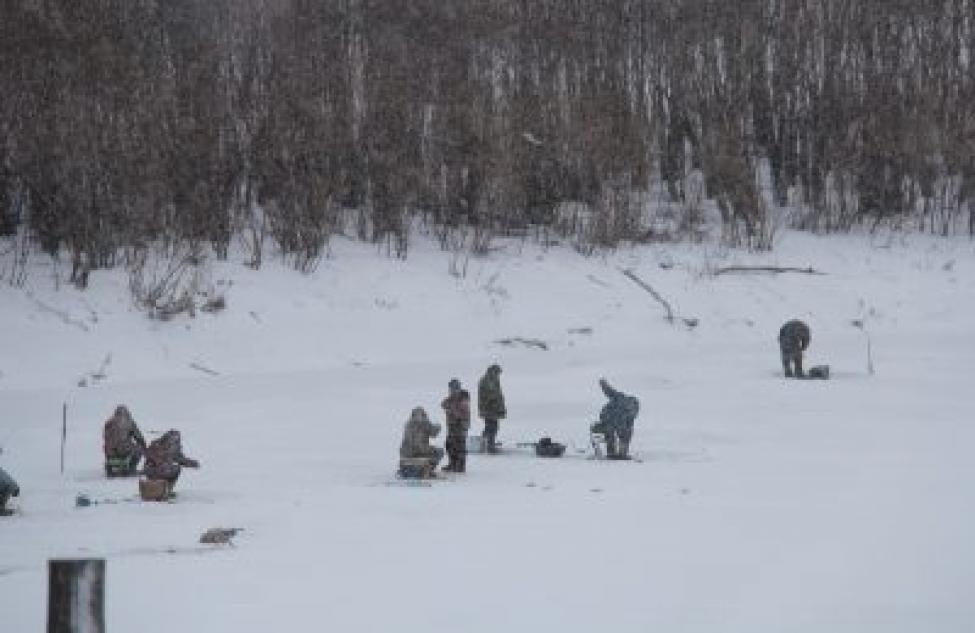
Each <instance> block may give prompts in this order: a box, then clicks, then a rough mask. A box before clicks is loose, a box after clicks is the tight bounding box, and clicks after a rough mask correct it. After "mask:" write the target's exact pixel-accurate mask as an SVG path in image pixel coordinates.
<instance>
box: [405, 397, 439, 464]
mask: <svg viewBox="0 0 975 633" xmlns="http://www.w3.org/2000/svg"><path fill="white" fill-rule="evenodd" d="M439 434H440V425H439V424H434V423H433V422H431V421H430V418H429V417H428V416H427V412H426V410H424V408H423V407H416V408H415V409H413V411H412V412H410V419H409V420H407V421H406V426H405V427H403V442H402V443H401V444H400V447H399V456H400V457H401V458H404V459H415V458H418V457H425V458H427V459H429V460H430V467H431V469H433V468H436V467H437V465H438V464H439V463H440V460H441V459H443V455H444V452H443V449H442V448H440V447H438V446H431V445H430V438H433V437H437V435H439Z"/></svg>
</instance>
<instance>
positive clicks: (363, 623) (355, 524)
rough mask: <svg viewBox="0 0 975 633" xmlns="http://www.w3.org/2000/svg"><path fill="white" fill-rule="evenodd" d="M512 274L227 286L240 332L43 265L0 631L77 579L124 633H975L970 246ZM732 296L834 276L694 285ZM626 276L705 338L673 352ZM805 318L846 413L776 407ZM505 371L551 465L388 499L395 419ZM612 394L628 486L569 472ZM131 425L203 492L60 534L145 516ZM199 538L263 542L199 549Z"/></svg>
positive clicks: (828, 245) (828, 242) (329, 272)
mask: <svg viewBox="0 0 975 633" xmlns="http://www.w3.org/2000/svg"><path fill="white" fill-rule="evenodd" d="M501 244H502V246H504V248H503V249H502V250H500V251H497V252H495V253H493V254H492V255H491V256H490V257H487V258H484V259H471V260H470V261H469V262H467V266H466V274H465V275H463V276H456V275H451V274H449V272H448V271H449V270H450V269H451V268H452V267H453V268H454V269H458V268H462V266H461V267H458V266H457V265H456V264H457V263H458V262H457V261H456V257H454V256H451V255H450V254H447V253H442V252H440V251H438V250H437V249H436V248H435V247H433V246H432V245H430V244H426V243H423V242H422V241H420V242H418V243H416V244H414V246H413V249H412V251H411V253H410V256H409V259H408V260H407V261H405V262H404V261H399V260H394V259H389V258H386V257H384V256H382V255H377V253H376V251H375V249H374V248H372V247H370V246H367V245H362V244H358V243H354V242H349V241H336V242H335V243H334V244H333V256H332V257H331V258H330V259H328V260H325V261H324V262H323V263H322V264H321V266H320V267H319V268H318V269H317V271H315V272H314V273H312V274H310V275H307V276H303V275H300V274H298V273H295V272H293V271H291V270H288V269H287V268H285V267H283V266H281V265H278V264H274V263H268V264H267V265H265V267H264V268H263V269H262V270H260V271H257V272H255V271H252V270H250V269H248V268H246V267H244V266H242V265H241V264H240V261H239V259H238V260H237V261H231V262H229V263H225V264H219V265H216V266H215V267H214V268H213V270H212V279H213V280H214V281H215V282H220V283H219V285H218V287H220V288H223V289H224V290H225V291H226V296H227V301H228V307H227V309H226V310H224V311H222V312H219V313H216V314H203V313H201V314H199V315H198V316H197V317H196V318H193V319H189V318H178V319H175V320H172V321H169V322H165V323H161V322H154V321H150V320H148V319H147V318H146V317H145V316H144V315H143V314H142V313H140V312H138V311H136V310H135V309H134V307H133V306H132V302H131V299H130V298H129V295H128V290H127V287H126V278H125V276H124V274H123V273H122V272H98V273H96V274H94V275H93V277H92V284H91V287H90V289H89V290H88V291H86V292H79V291H77V290H75V289H73V288H71V287H70V286H66V285H64V284H60V289H56V288H55V284H54V282H53V279H52V271H51V269H50V268H49V267H48V266H47V265H46V263H45V261H44V260H41V259H38V260H37V262H36V264H35V267H34V268H33V270H32V272H31V276H30V278H29V281H28V284H27V286H26V287H25V288H15V287H11V286H9V285H7V284H4V285H2V286H0V372H2V373H0V444H2V446H3V449H4V452H3V454H2V455H0V465H2V466H3V467H4V468H6V469H7V470H8V471H9V472H10V473H11V474H13V475H14V476H15V477H16V478H17V479H18V480H19V481H20V484H21V488H22V496H21V498H20V499H19V500H16V501H15V505H16V506H17V507H18V509H19V515H18V516H15V517H13V518H9V519H0V630H2V631H3V632H4V633H7V632H10V633H20V632H25V633H26V632H28V631H40V630H43V627H44V622H45V617H46V587H47V585H46V583H47V570H46V561H47V560H48V559H50V558H54V557H79V556H80V557H88V556H96V557H105V558H106V559H107V561H108V580H107V596H106V598H107V617H108V627H109V630H110V631H112V632H114V633H119V632H128V631H139V632H140V633H157V632H158V633H162V632H164V631H171V630H173V628H174V627H175V628H179V629H180V630H183V631H206V632H207V633H219V632H223V631H228V632H229V631H233V632H235V633H242V632H250V631H254V632H266V631H274V630H282V631H283V630H299V629H300V630H316V631H317V630H323V631H324V630H337V631H393V630H398V631H425V632H431V631H490V632H494V631H501V630H503V631H594V630H609V631H616V632H622V631H650V630H656V631H702V632H713V631H723V632H727V631H741V632H749V633H752V632H755V631H774V632H783V631H809V632H816V633H821V632H823V631H829V632H831V633H836V632H840V631H849V632H858V633H859V632H863V631H883V632H884V633H892V632H896V631H924V632H926V633H928V632H948V631H951V632H959V633H960V632H968V631H972V630H975V602H973V601H972V598H971V596H972V591H973V588H975V542H973V535H975V459H973V457H972V451H973V447H975V418H973V410H975V393H973V383H972V377H973V375H975V354H973V352H975V343H973V339H972V335H973V327H972V313H973V311H975V246H973V243H972V242H971V241H968V240H963V239H959V240H943V239H932V238H927V237H924V236H917V235H914V236H898V237H894V238H885V239H877V238H873V239H871V238H868V237H864V236H848V237H842V236H839V237H829V238H820V237H814V236H810V235H806V234H800V233H785V234H783V235H782V236H781V238H780V239H779V242H778V244H777V250H776V251H775V252H774V253H772V254H767V255H751V254H745V253H739V252H725V251H720V250H719V249H717V248H715V247H713V246H704V245H696V246H690V245H675V246H649V247H641V248H638V249H623V250H621V251H619V252H616V253H614V254H612V255H610V256H607V257H592V258H585V257H582V256H580V255H578V254H576V253H575V252H573V251H571V250H570V249H567V248H563V247H556V248H551V249H542V248H541V247H539V246H536V245H531V244H522V243H519V242H510V243H501ZM452 260H453V261H454V264H455V265H454V266H452V264H451V262H452ZM460 263H461V264H462V263H463V262H460ZM730 264H776V265H783V266H802V267H806V266H813V267H815V268H816V269H818V270H820V271H822V272H824V273H826V274H824V275H807V274H795V273H792V274H781V275H769V274H727V275H719V276H713V275H709V274H707V273H708V271H709V270H714V269H716V268H717V267H720V266H726V265H730ZM626 268H632V269H633V270H634V271H635V272H636V274H638V275H639V276H640V277H641V278H643V279H644V280H645V281H647V282H648V283H650V284H652V285H653V287H654V288H656V289H657V290H658V291H659V292H660V293H661V294H662V295H663V296H664V297H665V298H666V299H667V300H668V301H669V302H670V303H671V304H672V305H673V306H674V309H675V310H676V311H677V313H678V314H679V315H680V316H681V317H687V318H697V319H699V325H698V326H697V327H695V328H689V327H686V326H685V325H683V324H682V323H681V324H678V325H671V324H668V323H667V322H666V321H664V320H663V318H662V314H663V311H662V309H661V307H660V305H659V304H657V303H656V302H655V301H654V300H653V298H652V297H651V296H650V295H649V294H647V293H646V292H645V291H644V290H642V289H641V288H640V287H639V286H637V285H636V284H635V283H633V282H632V281H631V280H629V279H627V278H626V277H625V276H624V275H623V274H622V272H621V269H626ZM793 317H798V318H802V319H804V320H806V321H807V322H808V323H809V324H810V326H811V328H812V332H813V341H812V346H811V350H810V354H809V357H808V363H807V364H819V363H828V364H829V365H830V366H831V367H832V370H833V379H832V380H830V381H828V382H825V381H786V380H784V379H782V378H781V377H780V367H779V360H778V351H777V344H776V334H777V331H778V327H779V325H780V324H781V323H782V322H783V321H785V320H787V319H789V318H793ZM854 319H861V320H862V321H863V323H864V325H865V329H866V331H867V332H869V336H870V340H871V342H872V355H873V364H874V367H875V370H876V371H875V373H874V374H873V375H870V374H869V373H868V371H867V360H866V341H867V339H866V335H865V333H864V331H863V330H861V329H858V328H856V327H854V326H852V325H851V321H852V320H854ZM587 328H589V329H587ZM512 337H523V338H525V339H539V340H541V341H544V342H545V343H546V344H547V345H548V349H547V350H541V349H535V348H531V347H526V346H522V345H514V346H504V345H501V344H498V343H497V342H496V341H498V340H499V339H504V338H512ZM492 362H499V363H500V364H501V365H502V366H503V368H504V373H503V374H502V385H503V387H504V389H505V395H506V398H507V401H508V409H509V415H510V418H509V419H508V420H505V421H504V422H503V423H502V427H501V439H502V440H503V441H505V442H506V443H507V444H508V445H509V446H510V445H513V444H514V443H515V442H517V441H531V440H535V439H537V438H538V437H540V436H542V435H550V436H552V437H553V438H555V439H556V440H560V441H563V442H565V443H567V444H568V445H569V451H568V453H567V455H566V457H564V458H562V459H560V460H542V459H537V458H535V457H533V456H532V455H530V454H529V453H527V452H515V453H512V454H507V455H501V456H481V455H472V456H471V457H470V458H469V460H468V473H467V474H466V475H459V476H456V477H455V478H454V479H453V480H450V481H442V482H437V483H435V484H434V485H433V486H431V487H404V486H390V485H387V484H388V483H389V482H390V480H391V477H392V473H393V470H394V467H395V462H396V458H397V449H398V446H399V441H400V437H401V430H402V425H403V422H404V421H405V419H406V417H407V416H408V414H409V411H410V409H411V408H412V407H414V406H416V405H422V406H425V407H426V408H427V410H428V411H429V412H430V413H431V414H434V415H435V417H436V418H437V419H438V420H442V412H441V411H440V409H439V402H440V399H441V398H442V397H443V396H444V395H445V392H446V384H447V381H448V379H450V378H451V377H454V376H457V377H459V378H460V379H461V380H462V381H463V382H464V383H465V384H466V385H467V386H468V388H470V389H471V390H472V391H473V390H474V389H475V388H476V381H477V379H478V377H479V376H480V375H481V373H482V372H483V370H484V368H486V367H487V366H488V365H489V364H490V363H492ZM194 364H195V365H197V366H198V367H203V368H206V369H208V370H210V371H212V372H215V374H211V373H207V372H206V371H201V370H200V369H197V368H194V367H192V366H191V365H194ZM100 370H101V371H100ZM93 373H96V374H97V373H103V374H104V378H102V379H96V378H93V377H92V374H93ZM601 376H605V377H606V378H608V379H609V380H610V382H612V383H613V384H614V385H615V386H617V387H618V388H620V389H622V390H624V391H627V392H629V393H632V394H634V395H637V396H638V397H639V398H640V401H641V405H642V406H641V414H640V417H639V419H638V421H637V430H636V436H635V438H634V446H633V448H634V450H635V451H636V452H637V453H638V454H639V455H640V456H641V457H642V462H630V463H620V462H604V461H599V462H597V461H592V460H589V459H586V456H585V455H584V454H582V453H580V452H578V451H577V450H576V449H580V450H581V449H583V448H584V447H585V446H586V443H587V429H588V424H589V422H590V421H592V420H593V419H594V418H595V416H596V415H597V414H598V411H599V408H600V406H601V405H602V404H603V397H602V395H601V393H600V391H599V388H598V386H597V379H598V378H599V377H601ZM83 378H84V379H85V380H84V382H85V383H86V386H84V387H81V386H79V381H80V380H81V379H83ZM62 403H67V407H68V409H67V410H68V437H67V451H66V469H65V473H64V475H61V474H60V473H59V450H60V430H61V413H62ZM119 403H126V404H128V406H129V407H130V409H131V410H132V412H133V414H134V416H135V418H136V420H137V421H138V422H139V424H140V426H141V427H142V429H143V431H145V432H147V434H148V435H151V436H155V435H156V434H158V433H159V432H162V431H164V430H166V429H168V428H171V427H175V428H178V429H180V430H181V431H182V432H183V439H184V447H185V449H186V452H187V454H188V455H190V456H192V457H196V458H198V459H200V460H201V462H202V464H203V467H202V468H201V469H200V470H198V471H193V470H188V471H185V472H184V474H183V477H182V479H181V480H180V484H179V487H178V491H179V496H178V499H177V501H176V502H175V503H171V504H143V503H138V502H121V503H100V504H98V505H95V506H92V507H88V508H76V507H75V497H76V495H78V494H79V493H85V494H88V495H89V496H90V497H91V498H93V499H95V500H118V499H130V498H132V497H133V496H134V495H135V494H136V482H135V480H111V481H109V480H106V479H105V478H104V477H103V476H102V474H101V426H102V423H103V421H104V420H105V419H106V417H108V415H109V414H110V413H111V412H112V410H113V408H114V407H115V405H117V404H119ZM473 426H474V429H475V430H478V431H479V429H480V426H481V425H480V422H479V421H478V422H475V424H474V425H473ZM441 440H442V438H441ZM214 526H224V527H243V528H245V531H244V532H243V533H242V534H241V535H240V536H238V537H237V539H236V546H235V547H232V548H230V547H213V548H211V547H208V546H202V545H199V544H198V543H197V539H198V537H199V535H200V534H201V533H202V532H203V531H204V530H205V529H206V528H208V527H214Z"/></svg>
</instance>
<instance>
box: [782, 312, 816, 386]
mask: <svg viewBox="0 0 975 633" xmlns="http://www.w3.org/2000/svg"><path fill="white" fill-rule="evenodd" d="M810 339H811V336H810V333H809V326H808V325H806V324H805V323H803V322H802V321H800V320H798V319H793V320H791V321H788V322H787V323H786V324H785V325H783V326H782V328H781V329H779V351H780V352H781V354H782V369H783V370H784V371H785V377H786V378H792V377H793V376H794V377H796V378H804V377H805V374H804V373H803V371H802V353H803V352H804V351H806V348H807V347H809V341H810Z"/></svg>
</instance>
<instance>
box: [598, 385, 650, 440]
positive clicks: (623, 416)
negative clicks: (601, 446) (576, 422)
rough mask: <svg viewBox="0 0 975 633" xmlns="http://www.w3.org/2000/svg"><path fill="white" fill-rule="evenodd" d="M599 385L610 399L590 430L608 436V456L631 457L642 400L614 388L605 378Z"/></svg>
mask: <svg viewBox="0 0 975 633" xmlns="http://www.w3.org/2000/svg"><path fill="white" fill-rule="evenodd" d="M599 386H600V387H601V388H602V390H603V393H604V394H606V397H607V398H609V401H608V402H607V403H606V404H605V405H604V406H603V409H602V411H600V412H599V422H596V423H595V424H593V425H592V426H591V427H590V431H591V432H593V433H602V435H603V437H605V438H606V457H608V458H609V459H629V457H630V454H629V453H630V440H631V439H632V438H633V422H634V421H635V420H636V416H637V414H638V413H639V412H640V401H639V400H637V399H636V398H635V397H634V396H629V395H627V394H625V393H623V392H621V391H617V390H616V389H613V388H612V387H611V386H610V384H609V383H608V382H607V381H606V379H605V378H600V379H599Z"/></svg>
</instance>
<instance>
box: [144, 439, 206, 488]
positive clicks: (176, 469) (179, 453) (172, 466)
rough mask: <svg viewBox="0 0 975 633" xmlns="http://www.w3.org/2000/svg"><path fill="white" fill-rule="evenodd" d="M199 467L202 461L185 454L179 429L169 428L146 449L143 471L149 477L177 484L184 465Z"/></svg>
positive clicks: (171, 484)
mask: <svg viewBox="0 0 975 633" xmlns="http://www.w3.org/2000/svg"><path fill="white" fill-rule="evenodd" d="M183 466H186V467H187V468H199V467H200V463H199V462H198V461H196V460H195V459H190V458H189V457H187V456H186V455H183V444H182V441H181V440H180V436H179V431H176V430H169V431H166V432H165V433H163V435H162V437H159V438H157V439H155V440H153V442H152V443H151V444H149V448H147V449H146V463H145V466H144V467H143V472H144V474H145V476H146V478H148V479H163V480H165V481H168V482H169V484H170V486H173V485H175V484H176V480H177V479H179V474H180V472H181V470H182V467H183Z"/></svg>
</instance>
